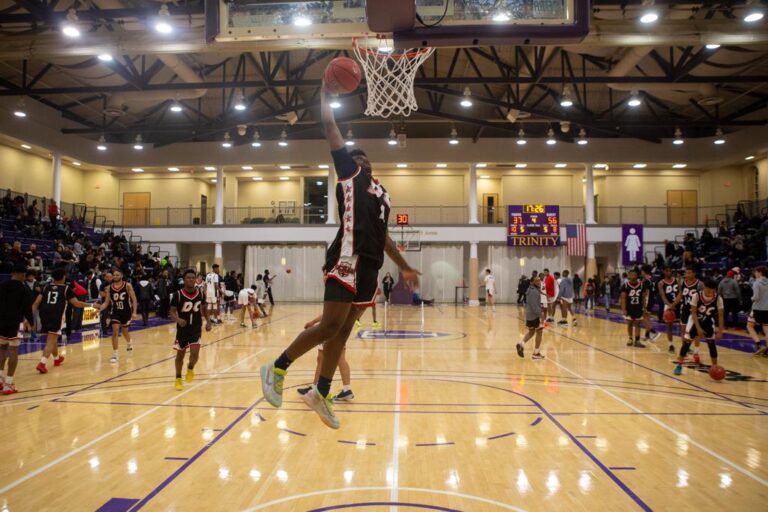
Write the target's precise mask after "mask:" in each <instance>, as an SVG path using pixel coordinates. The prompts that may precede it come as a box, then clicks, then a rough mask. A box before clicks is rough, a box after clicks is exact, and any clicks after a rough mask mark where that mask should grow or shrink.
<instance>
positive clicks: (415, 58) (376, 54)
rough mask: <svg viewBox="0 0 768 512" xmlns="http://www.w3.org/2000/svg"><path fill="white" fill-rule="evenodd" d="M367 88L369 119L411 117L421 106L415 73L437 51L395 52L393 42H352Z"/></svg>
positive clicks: (367, 113) (363, 39)
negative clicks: (418, 99) (417, 98)
mask: <svg viewBox="0 0 768 512" xmlns="http://www.w3.org/2000/svg"><path fill="white" fill-rule="evenodd" d="M352 48H353V49H354V50H355V55H356V56H357V59H358V60H359V61H360V64H361V65H362V66H363V71H364V72H365V80H366V84H367V87H368V104H367V106H366V109H365V115H367V116H379V117H389V116H392V115H395V116H406V117H407V116H409V115H411V113H412V112H413V111H415V110H418V108H419V105H418V103H416V95H415V94H414V90H413V84H414V80H415V78H416V71H417V70H418V69H419V66H421V65H422V64H423V63H424V61H425V60H427V59H428V58H429V56H430V55H432V52H433V51H434V48H408V49H404V50H396V49H395V48H394V43H393V41H392V40H391V39H385V38H375V39H374V38H367V37H366V38H360V39H352Z"/></svg>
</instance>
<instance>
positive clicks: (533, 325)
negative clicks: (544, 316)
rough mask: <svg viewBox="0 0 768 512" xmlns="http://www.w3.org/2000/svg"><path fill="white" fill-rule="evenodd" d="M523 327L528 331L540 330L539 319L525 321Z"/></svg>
mask: <svg viewBox="0 0 768 512" xmlns="http://www.w3.org/2000/svg"><path fill="white" fill-rule="evenodd" d="M525 326H526V327H527V328H529V329H541V319H540V318H534V319H533V320H526V321H525Z"/></svg>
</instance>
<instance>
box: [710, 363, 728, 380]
mask: <svg viewBox="0 0 768 512" xmlns="http://www.w3.org/2000/svg"><path fill="white" fill-rule="evenodd" d="M709 376H710V377H712V379H713V380H723V379H724V378H725V368H723V367H722V366H714V365H713V366H710V367H709Z"/></svg>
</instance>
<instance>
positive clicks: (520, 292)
mask: <svg viewBox="0 0 768 512" xmlns="http://www.w3.org/2000/svg"><path fill="white" fill-rule="evenodd" d="M530 286H531V281H530V280H529V279H528V278H527V277H526V275H525V274H523V275H521V276H520V279H519V280H518V281H517V305H518V306H520V305H522V304H525V293H526V292H527V291H528V288H529V287H530Z"/></svg>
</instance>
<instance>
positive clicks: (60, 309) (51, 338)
mask: <svg viewBox="0 0 768 512" xmlns="http://www.w3.org/2000/svg"><path fill="white" fill-rule="evenodd" d="M51 278H52V279H53V282H52V283H49V284H46V285H45V286H44V287H43V291H42V293H41V294H40V295H38V296H37V299H35V302H34V304H32V311H39V312H40V324H41V325H42V328H41V329H40V334H43V333H45V334H46V338H45V348H44V349H43V357H42V358H41V359H40V362H39V363H37V367H36V369H37V371H38V372H40V373H48V367H47V366H46V365H47V364H48V358H49V357H51V355H53V357H54V359H53V366H61V365H62V363H63V362H64V355H59V336H60V335H61V326H62V325H63V324H64V311H65V310H66V309H67V304H70V305H72V306H73V307H76V308H84V307H87V306H89V304H88V303H87V302H82V301H80V300H78V299H77V296H75V290H74V289H72V287H70V286H69V285H68V284H66V278H67V272H66V271H65V270H64V269H63V268H57V269H54V271H53V272H51Z"/></svg>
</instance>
